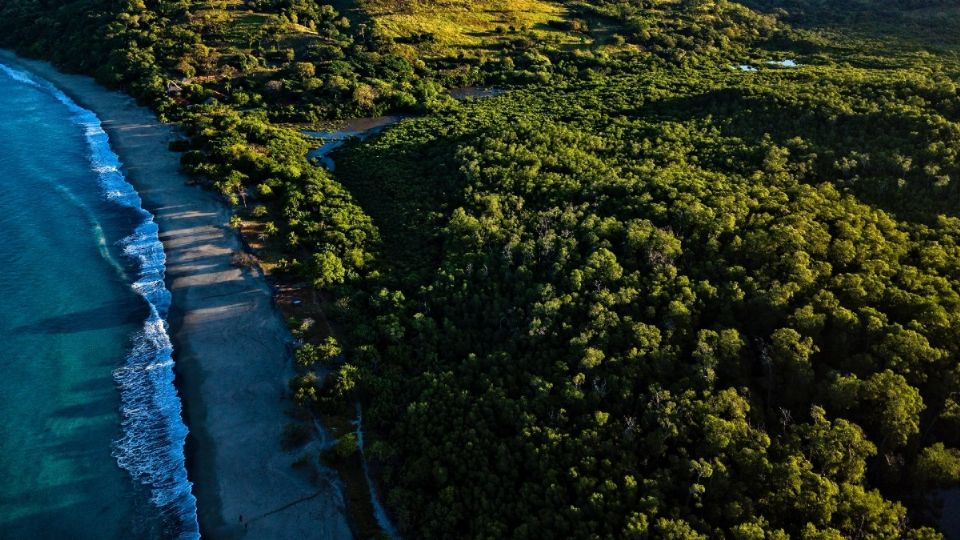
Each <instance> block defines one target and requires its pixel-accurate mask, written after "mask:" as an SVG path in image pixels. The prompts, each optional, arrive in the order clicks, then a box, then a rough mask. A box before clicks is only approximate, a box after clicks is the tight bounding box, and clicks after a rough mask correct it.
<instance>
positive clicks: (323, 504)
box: [0, 51, 351, 540]
mask: <svg viewBox="0 0 960 540" xmlns="http://www.w3.org/2000/svg"><path fill="white" fill-rule="evenodd" d="M0 62H3V63H6V64H8V65H14V66H18V67H20V68H22V69H27V70H29V71H32V72H34V73H36V74H37V75H39V76H41V77H43V78H45V79H47V80H49V81H51V82H53V83H54V84H56V85H57V86H58V87H60V89H62V90H63V91H64V92H66V93H67V94H68V95H70V96H71V97H72V98H73V99H74V100H75V101H76V102H77V103H79V104H80V105H82V106H83V107H86V108H88V109H90V110H92V111H94V112H95V113H96V114H97V115H98V116H99V117H100V119H101V121H102V123H103V127H104V129H105V130H106V132H107V133H108V134H109V136H110V140H111V145H112V147H113V149H114V151H115V152H116V153H117V154H118V155H119V156H120V158H121V160H122V161H123V164H124V168H125V173H126V176H127V178H128V180H129V181H130V183H131V184H133V185H134V187H136V189H137V190H138V191H139V193H140V195H141V197H142V199H143V205H144V208H146V209H147V210H149V211H150V212H152V213H153V214H154V216H155V219H156V222H157V223H158V224H159V227H160V239H161V241H162V242H163V244H164V247H165V251H166V255H167V273H166V282H167V287H168V288H169V289H170V291H171V292H172V294H173V307H172V309H171V317H170V330H171V335H172V337H173V340H174V347H175V353H174V358H175V360H176V364H177V378H178V380H177V383H178V388H179V389H180V393H181V397H182V400H183V404H184V411H185V416H186V418H185V420H186V423H187V425H188V427H189V428H190V437H189V439H188V447H187V456H188V468H189V476H190V479H191V480H192V481H193V483H194V493H195V494H196V496H197V499H198V510H199V517H200V526H201V533H202V535H203V536H204V537H206V538H251V539H264V540H271V539H281V538H298V539H302V538H330V539H339V538H350V536H351V534H350V530H349V527H348V523H347V518H346V511H345V508H344V504H343V497H342V490H341V488H340V486H339V484H338V483H337V481H336V480H335V478H336V476H335V474H334V473H333V472H332V471H329V474H326V475H322V476H323V478H324V479H323V480H321V481H320V483H319V484H313V483H311V482H310V481H308V480H307V479H306V478H305V477H304V475H303V474H302V473H299V472H297V471H295V470H294V469H293V468H291V464H292V463H293V462H294V461H295V460H296V459H297V458H298V457H299V455H300V454H299V453H297V452H294V453H286V452H283V451H282V450H281V448H280V444H279V441H280V433H281V431H282V429H283V426H284V425H285V424H286V422H287V418H286V416H285V415H284V412H283V411H284V408H285V406H286V405H285V402H284V394H285V389H286V381H287V380H288V379H289V377H290V376H291V375H292V368H291V365H290V360H289V356H288V351H287V347H288V343H289V341H290V335H289V332H288V330H287V328H286V325H285V323H284V321H283V319H282V317H281V315H280V314H279V312H278V311H277V309H276V308H275V306H274V304H273V299H272V292H271V289H270V287H269V285H268V284H267V282H266V280H265V279H264V276H263V275H262V274H261V273H260V272H259V271H257V270H251V269H243V270H241V269H238V268H235V267H234V266H232V265H231V257H232V255H233V254H234V253H235V252H237V251H238V250H240V249H241V243H240V240H239V238H238V237H237V235H236V233H235V232H233V231H232V230H231V229H230V228H229V227H228V226H227V220H228V217H229V211H228V209H227V208H226V207H225V206H224V205H223V204H222V202H221V201H220V200H219V199H218V198H217V197H216V196H215V195H213V194H211V193H209V192H206V191H204V190H202V189H201V188H198V187H194V186H189V185H187V184H186V183H185V180H186V179H185V178H184V177H183V175H181V174H180V172H179V154H175V153H173V152H170V151H168V149H167V145H168V143H169V141H170V140H172V139H173V138H175V137H176V134H175V131H174V128H173V126H171V125H168V124H161V123H159V122H158V121H157V119H156V117H155V116H154V115H153V113H152V112H150V111H149V110H148V109H146V108H143V107H140V106H138V105H137V104H136V102H135V101H134V100H133V99H132V98H130V97H129V96H126V95H124V94H122V93H119V92H113V91H109V90H106V89H104V88H103V87H101V86H99V85H98V84H97V83H96V82H95V81H94V80H93V79H91V78H89V77H83V76H77V75H66V74H63V73H60V72H58V71H57V70H56V69H55V68H54V67H52V66H51V65H50V64H48V63H45V62H37V61H29V60H23V59H20V58H18V57H16V56H15V55H13V54H12V53H9V52H7V51H0ZM241 518H242V519H241Z"/></svg>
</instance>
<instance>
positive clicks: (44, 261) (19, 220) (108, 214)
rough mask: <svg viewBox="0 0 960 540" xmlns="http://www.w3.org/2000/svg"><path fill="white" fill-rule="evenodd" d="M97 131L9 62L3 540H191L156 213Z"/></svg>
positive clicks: (2, 151) (1, 122) (1, 319)
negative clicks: (147, 208)
mask: <svg viewBox="0 0 960 540" xmlns="http://www.w3.org/2000/svg"><path fill="white" fill-rule="evenodd" d="M119 168H120V163H119V161H118V160H117V157H116V155H115V154H113V152H112V151H111V150H110V148H109V144H108V141H107V137H106V134H105V133H104V132H103V130H102V129H101V128H100V125H99V121H98V120H97V119H96V117H95V116H93V114H92V113H90V112H89V111H86V110H84V109H82V108H80V107H78V106H77V105H76V104H74V103H73V102H72V101H70V100H69V99H68V98H67V97H66V96H64V95H63V94H62V93H60V92H58V91H57V90H56V89H54V88H53V87H52V86H50V85H49V84H48V83H45V82H44V81H41V80H38V79H36V78H34V77H32V76H29V75H27V74H26V73H23V72H21V71H18V70H15V69H11V68H8V67H6V66H2V65H0V186H2V189H3V196H2V197H0V231H2V232H3V242H0V261H2V263H3V264H2V266H0V347H2V348H0V351H2V352H0V365H2V369H3V373H4V377H3V378H0V414H2V415H3V418H4V430H3V431H2V432H0V478H2V479H3V483H2V484H0V538H4V539H6V538H11V539H19V538H71V539H86V538H90V539H104V540H110V539H115V538H116V539H119V538H196V537H197V536H198V535H197V527H196V505H195V501H194V499H193V496H192V494H191V493H190V488H191V485H190V483H189V482H188V481H187V478H186V470H185V467H184V463H183V438H184V437H185V436H186V428H185V427H184V426H183V423H182V421H181V420H180V402H179V399H178V398H177V395H176V391H175V388H174V387H173V385H172V377H173V372H172V366H171V360H170V352H171V348H170V342H169V338H168V336H167V333H166V324H165V323H164V322H163V316H164V315H165V312H166V309H167V307H168V305H169V292H167V291H166V289H165V287H164V285H163V271H164V256H163V251H162V247H161V245H160V243H159V241H158V239H157V230H156V225H155V224H154V223H153V220H152V216H150V214H149V213H147V212H146V211H144V210H143V209H142V208H141V207H140V198H139V196H138V195H137V194H136V192H135V191H133V189H132V187H131V186H130V185H129V184H128V183H127V182H126V180H125V178H124V177H123V175H122V174H121V172H120V170H119Z"/></svg>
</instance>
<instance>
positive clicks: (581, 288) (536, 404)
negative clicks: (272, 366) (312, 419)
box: [0, 0, 960, 539]
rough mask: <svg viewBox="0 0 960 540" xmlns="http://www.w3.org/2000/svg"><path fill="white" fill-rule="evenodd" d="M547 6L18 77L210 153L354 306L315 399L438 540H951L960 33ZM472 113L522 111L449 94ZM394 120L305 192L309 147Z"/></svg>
mask: <svg viewBox="0 0 960 540" xmlns="http://www.w3.org/2000/svg"><path fill="white" fill-rule="evenodd" d="M521 3H522V2H520V3H511V2H507V1H500V2H493V1H485V2H478V3H476V4H472V3H464V2H454V1H449V2H426V1H419V2H384V1H374V0H366V1H361V2H356V3H353V2H335V3H331V4H327V3H324V2H314V1H311V0H292V1H286V0H283V1H266V0H258V1H250V2H245V3H240V2H208V1H192V2H188V1H186V0H184V1H180V2H168V1H152V2H141V1H134V2H125V1H111V2H92V1H90V0H76V1H73V2H60V3H49V2H37V1H31V0H12V1H9V2H5V3H4V5H3V6H2V7H0V36H2V37H0V42H2V43H3V44H6V45H9V46H15V47H17V48H18V49H19V50H21V51H23V52H25V53H27V54H34V55H46V56H47V57H48V58H50V59H52V60H53V61H55V62H58V63H60V64H61V65H63V66H65V67H67V68H70V69H75V70H80V71H86V72H90V73H94V74H96V75H97V76H98V77H99V78H100V80H102V81H103V82H105V83H107V84H112V85H118V86H121V87H123V88H125V89H126V90H128V91H130V92H131V93H133V94H135V95H137V96H138V97H140V98H141V99H143V100H144V101H145V102H148V103H150V104H151V105H153V106H154V107H155V108H156V109H157V110H158V111H159V112H160V113H161V114H163V115H165V116H166V117H168V118H170V119H174V120H177V121H179V122H181V123H182V125H183V127H184V129H185V132H186V133H187V134H188V135H189V140H188V141H183V142H182V144H180V145H178V146H182V148H178V149H179V150H184V151H185V152H184V156H183V164H184V167H185V169H186V170H187V171H189V172H191V173H193V174H194V175H195V176H196V177H197V178H199V179H200V180H201V181H203V182H205V183H207V184H208V185H210V186H211V187H212V188H215V189H218V190H219V191H220V192H221V193H223V194H224V196H225V197H226V198H227V199H228V200H229V201H230V202H231V203H232V204H234V205H235V206H236V207H237V212H238V216H239V218H242V219H241V221H243V222H245V223H255V224H256V226H257V228H256V230H257V231H258V232H259V234H260V237H261V239H262V240H263V243H264V251H263V253H262V255H263V257H264V259H265V262H266V263H268V264H269V265H270V267H271V268H272V269H273V272H274V274H275V275H276V276H278V277H280V278H281V279H286V280H290V281H296V280H306V281H307V282H309V283H310V285H311V286H312V287H314V288H315V289H317V290H319V291H321V293H322V296H323V298H324V299H325V304H324V307H325V312H326V313H327V314H328V315H329V316H330V317H331V318H332V319H333V320H334V327H335V329H336V331H335V334H336V335H337V338H338V339H336V340H335V339H333V338H330V337H327V336H324V337H323V339H319V338H317V339H315V341H316V343H312V344H311V343H308V344H307V345H306V346H305V347H304V348H303V349H301V350H300V351H298V354H297V360H298V366H299V368H300V369H301V374H300V376H298V377H297V379H295V380H294V381H292V382H291V389H292V392H293V394H294V399H295V400H296V402H297V403H299V404H300V405H301V406H302V407H303V408H304V410H307V411H312V412H315V413H317V414H321V415H328V414H335V412H336V411H337V410H342V409H343V408H344V407H346V408H348V409H352V408H353V406H354V404H355V403H357V402H359V403H360V404H361V405H362V406H363V408H364V410H365V411H366V414H365V416H364V418H365V422H366V427H367V429H368V439H369V440H370V442H368V448H367V449H366V456H367V457H368V458H369V459H370V460H371V462H372V463H374V464H375V465H376V467H375V470H377V471H379V472H380V479H381V483H382V486H383V492H384V494H385V501H386V504H387V507H388V510H389V511H390V513H391V515H392V516H393V517H394V519H395V520H396V522H397V524H398V525H399V527H400V528H401V531H402V532H403V533H404V534H405V535H406V536H409V537H412V538H450V537H466V538H502V537H516V538H571V537H573V538H608V537H616V538H742V539H762V538H778V539H779V538H811V539H812V538H911V539H921V538H924V539H925V538H939V537H940V533H939V532H937V530H936V528H937V505H936V501H935V499H936V498H935V497H934V496H933V495H934V494H935V493H937V492H938V490H941V489H949V488H954V487H958V483H960V450H958V448H960V366H958V363H957V358H958V354H960V215H958V204H960V187H958V182H960V167H958V163H957V156H958V153H960V57H958V55H957V51H958V49H956V46H957V45H958V44H956V43H955V37H951V36H950V35H948V34H949V32H948V29H950V28H958V27H960V26H958V24H960V23H958V21H960V12H958V11H957V10H956V8H955V6H953V5H952V3H951V2H946V1H937V0H916V1H905V0H878V1H866V0H844V1H841V2H818V1H815V0H783V1H774V0H769V1H768V0H750V1H745V2H742V3H737V2H728V1H724V0H717V1H711V0H673V1H657V0H601V1H596V2H581V1H572V0H571V1H565V2H532V1H531V2H528V3H522V4H523V5H522V6H521V5H520V4H521ZM498 10H499V11H498ZM930 14H934V15H935V17H934V19H935V20H936V21H937V24H939V25H941V26H940V27H939V28H941V29H943V30H942V32H941V31H938V30H937V29H936V28H933V29H931V28H929V27H928V26H925V25H929V21H927V16H928V15H930ZM925 21H926V22H925ZM458 24H462V25H470V26H469V27H470V28H471V30H470V32H468V33H465V32H457V31H453V30H450V29H451V28H454V29H455V28H456V27H457V25H458ZM430 25H434V26H432V27H436V28H438V29H440V30H443V31H440V30H438V31H437V32H427V31H425V30H424V28H426V27H428V26H430ZM898 29H899V30H898ZM468 34H469V35H468ZM878 36H879V37H881V38H882V39H877V38H878ZM784 60H792V61H794V62H795V64H794V63H790V62H787V63H784V62H782V61H784ZM171 81H175V82H176V83H177V88H178V89H177V90H175V91H171V89H170V82H171ZM471 84H491V85H498V86H500V87H502V88H504V89H506V90H507V93H506V94H505V95H501V96H499V97H494V98H489V99H486V100H483V101H479V100H467V101H465V102H462V103H458V102H455V101H453V100H452V99H450V98H449V97H448V96H447V94H446V93H445V88H450V87H454V86H459V85H471ZM386 111H393V112H403V113H406V114H408V115H410V117H409V118H407V119H405V120H403V121H402V122H400V123H399V125H397V126H395V127H393V128H391V129H389V130H387V131H385V132H384V133H383V134H382V135H380V136H378V137H374V138H371V139H368V140H365V141H359V140H357V141H353V142H351V143H349V144H347V146H346V147H345V148H344V149H343V150H341V151H340V152H339V153H338V154H337V155H336V162H337V167H336V169H335V171H332V172H331V171H327V170H324V169H322V168H320V167H318V166H317V164H316V163H313V162H311V161H310V160H308V158H307V157H306V154H307V151H308V149H309V148H310V145H311V142H310V141H308V140H307V139H306V138H305V137H304V136H303V135H302V134H301V133H300V131H299V130H300V129H303V128H305V127H309V126H314V125H318V124H322V123H323V122H327V121H333V120H336V119H339V118H345V117H350V116H356V115H363V114H378V113H383V112H386ZM341 353H342V354H341ZM320 365H322V366H324V367H325V369H327V370H330V372H331V373H330V375H329V376H327V377H325V378H324V377H318V376H317V375H316V373H319V371H317V366H320ZM343 442H344V444H342V445H339V447H338V448H339V451H340V452H341V454H344V455H349V453H350V451H351V446H350V444H347V443H351V441H348V440H346V439H344V441H343ZM351 444H352V443H351Z"/></svg>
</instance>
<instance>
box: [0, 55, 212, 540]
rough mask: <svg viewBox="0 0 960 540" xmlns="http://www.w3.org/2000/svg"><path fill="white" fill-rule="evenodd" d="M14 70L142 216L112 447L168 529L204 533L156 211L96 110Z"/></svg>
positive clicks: (115, 195) (132, 247)
mask: <svg viewBox="0 0 960 540" xmlns="http://www.w3.org/2000/svg"><path fill="white" fill-rule="evenodd" d="M0 70H2V71H3V72H4V73H6V74H7V75H8V76H10V77H11V78H13V79H15V80H17V81H20V82H22V83H25V84H29V85H31V86H34V87H37V88H40V89H42V90H44V91H46V92H48V93H49V94H51V95H52V96H54V97H55V98H56V99H57V100H58V101H60V102H61V103H63V104H64V105H65V106H66V107H67V108H68V109H69V110H70V112H71V113H72V115H73V121H74V122H75V123H76V124H77V125H79V126H81V127H82V128H83V130H84V135H85V136H86V139H87V145H88V147H89V150H90V164H91V168H92V169H93V170H94V171H95V172H96V173H97V174H98V176H99V180H100V185H101V187H102V189H103V193H104V196H105V197H106V198H107V199H108V200H110V201H112V202H114V203H116V204H118V205H120V206H123V207H126V208H129V209H131V210H133V211H135V212H137V213H138V214H139V215H140V216H141V218H142V219H141V221H140V223H139V225H138V226H137V227H136V229H135V230H134V232H133V234H131V235H129V236H127V237H126V238H124V239H123V240H121V242H120V244H121V246H122V248H123V252H124V254H125V255H126V256H127V257H129V258H130V260H131V262H133V263H134V264H135V265H136V266H137V268H138V275H137V280H136V282H134V283H133V284H132V287H133V289H134V290H135V291H136V292H137V293H138V294H140V295H141V296H142V297H143V298H144V299H145V300H146V301H147V303H148V304H149V306H150V314H149V316H148V317H147V320H146V321H145V322H144V325H143V329H142V330H141V331H140V332H138V333H137V335H135V336H134V338H133V350H132V351H131V352H130V354H129V355H128V356H127V358H126V363H125V365H124V366H122V367H120V368H118V369H117V370H116V371H115V372H114V379H115V380H116V381H117V383H118V384H119V386H120V398H121V415H122V421H121V422H122V435H121V437H120V439H119V440H117V441H115V445H114V452H113V455H114V457H115V458H116V459H117V463H118V464H119V465H120V466H121V467H122V468H124V469H125V470H127V471H128V472H129V473H130V475H131V476H132V477H133V478H135V479H136V480H137V481H139V482H140V483H142V484H144V485H145V486H147V487H148V488H149V489H150V493H151V501H152V502H153V504H154V505H155V506H156V507H157V508H158V510H159V512H160V516H161V518H162V520H163V522H164V529H165V531H166V532H169V534H170V536H172V537H174V538H178V539H182V540H187V539H197V538H199V537H200V527H199V525H198V522H197V504H196V499H195V498H194V496H193V493H192V486H193V485H192V483H191V482H190V481H189V480H188V479H187V469H186V464H185V458H184V448H183V447H184V441H185V440H186V437H187V433H188V431H187V427H186V425H184V423H183V419H182V415H181V403H180V398H179V396H178V395H177V390H176V387H175V386H174V384H173V378H174V373H173V346H172V345H171V343H170V336H169V334H168V333H167V323H166V316H167V311H168V309H169V308H170V291H168V290H167V289H166V286H165V285H164V281H163V279H164V272H165V270H166V267H165V264H166V256H165V254H164V252H163V245H162V244H161V243H160V239H159V236H158V229H157V224H156V223H155V222H154V221H153V215H152V214H150V213H149V212H147V211H146V210H144V209H143V207H142V201H141V199H140V195H139V194H138V193H137V192H136V190H135V189H134V188H133V186H132V185H130V183H129V182H127V180H126V178H125V177H124V176H123V173H122V172H121V167H122V164H121V163H120V158H119V157H118V156H117V155H116V154H115V153H114V152H113V150H112V149H111V148H110V144H109V139H108V137H107V133H106V132H105V131H104V130H103V127H102V125H101V123H100V120H99V119H98V118H97V116H96V115H95V114H94V113H93V112H91V111H89V110H87V109H84V108H83V107H80V106H79V105H77V104H76V103H74V101H73V100H71V99H70V98H69V97H68V96H67V95H66V94H64V93H63V92H61V91H60V90H59V89H57V88H56V87H55V86H53V85H52V84H51V83H49V82H47V81H44V80H42V79H38V78H35V77H33V76H32V75H31V74H29V73H27V72H24V71H20V70H17V69H13V68H10V67H9V66H5V65H3V64H0Z"/></svg>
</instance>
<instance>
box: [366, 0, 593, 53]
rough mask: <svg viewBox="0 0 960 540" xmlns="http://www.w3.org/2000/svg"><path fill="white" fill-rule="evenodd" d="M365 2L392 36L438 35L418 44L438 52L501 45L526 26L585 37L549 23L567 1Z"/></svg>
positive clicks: (560, 16)
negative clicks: (507, 35)
mask: <svg viewBox="0 0 960 540" xmlns="http://www.w3.org/2000/svg"><path fill="white" fill-rule="evenodd" d="M361 5H362V6H363V8H364V10H365V11H366V12H367V13H368V14H369V15H370V16H371V17H372V18H373V19H374V20H375V21H376V24H377V26H378V27H379V28H380V29H381V30H382V31H383V32H384V33H385V34H386V35H388V36H390V37H393V38H397V39H400V40H403V39H409V38H411V37H412V36H416V35H418V34H432V35H433V40H432V41H430V42H428V43H422V44H420V47H419V48H420V49H421V50H425V51H427V52H429V53H432V54H438V55H442V54H449V53H451V52H453V51H456V50H458V49H477V48H488V47H494V46H497V45H498V44H499V43H501V42H502V41H504V39H505V35H506V34H507V33H508V32H509V31H510V29H511V27H512V28H513V29H516V30H519V29H526V30H528V31H530V32H532V33H534V34H535V35H536V36H537V37H539V38H544V39H552V40H559V41H561V42H566V43H574V42H579V41H580V38H579V36H576V35H574V34H572V33H569V32H565V31H562V30H559V29H556V28H553V27H551V26H550V24H551V23H557V22H560V21H563V20H565V19H566V15H567V12H566V9H565V8H564V7H563V6H561V5H559V4H556V3H552V2H546V1H543V0H479V1H467V0H444V1H440V2H431V3H429V4H421V3H417V2H414V3H406V2H403V3H401V2H396V1H394V0H361Z"/></svg>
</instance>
